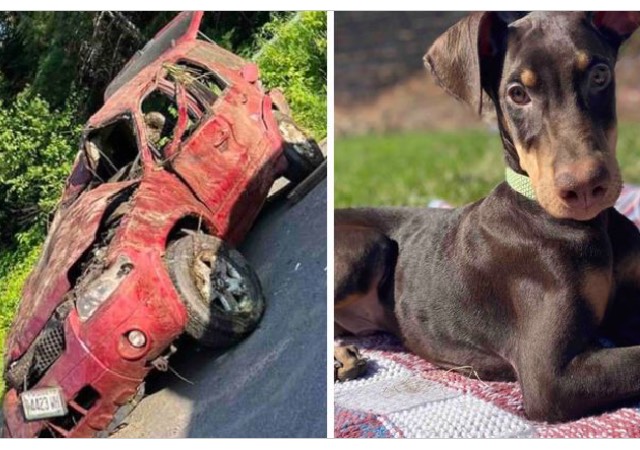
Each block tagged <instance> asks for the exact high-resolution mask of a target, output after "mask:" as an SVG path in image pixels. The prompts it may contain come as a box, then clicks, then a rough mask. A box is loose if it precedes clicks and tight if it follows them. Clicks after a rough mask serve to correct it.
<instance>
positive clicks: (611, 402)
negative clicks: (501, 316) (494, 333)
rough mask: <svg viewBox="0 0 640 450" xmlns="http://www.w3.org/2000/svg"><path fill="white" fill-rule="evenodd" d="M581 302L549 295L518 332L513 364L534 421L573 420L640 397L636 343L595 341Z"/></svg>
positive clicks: (526, 408)
mask: <svg viewBox="0 0 640 450" xmlns="http://www.w3.org/2000/svg"><path fill="white" fill-rule="evenodd" d="M585 303H586V302H585ZM585 303H578V304H576V302H575V297H574V296H570V295H567V296H566V297H564V296H563V298H558V297H555V298H554V297H553V296H551V297H547V298H545V299H544V300H543V301H541V302H540V304H539V305H533V307H534V308H536V309H537V311H536V312H535V313H534V314H533V315H534V316H535V317H532V318H531V319H532V320H528V321H527V322H526V323H527V325H525V327H526V328H525V329H524V330H522V333H521V334H520V335H519V336H518V339H517V341H518V342H519V345H518V350H517V356H516V360H517V361H516V367H517V372H518V378H519V380H520V383H521V386H522V392H523V397H524V408H525V411H526V413H527V416H528V417H529V418H531V419H533V420H541V421H548V422H558V421H567V420H572V419H577V418H579V417H582V416H584V415H587V414H592V413H596V412H598V411H601V410H603V409H605V408H609V407H612V406H615V405H618V404H620V403H622V402H624V401H626V400H631V399H634V398H640V346H633V347H624V348H602V347H600V346H598V345H597V344H594V342H595V335H596V333H595V330H596V326H595V324H594V323H593V322H591V323H592V324H593V326H592V327H591V326H590V325H587V326H586V327H585V324H587V323H589V319H588V316H589V315H590V312H589V311H588V307H586V304H585Z"/></svg>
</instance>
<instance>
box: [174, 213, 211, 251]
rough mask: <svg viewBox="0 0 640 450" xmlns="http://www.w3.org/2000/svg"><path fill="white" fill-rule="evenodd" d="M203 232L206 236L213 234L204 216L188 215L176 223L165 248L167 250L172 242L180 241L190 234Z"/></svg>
mask: <svg viewBox="0 0 640 450" xmlns="http://www.w3.org/2000/svg"><path fill="white" fill-rule="evenodd" d="M191 231H192V232H203V233H205V234H211V233H210V229H209V226H208V225H207V224H206V223H205V220H204V219H203V218H202V216H200V215H198V214H188V215H186V216H183V217H182V218H180V219H178V220H177V221H176V223H175V224H174V225H173V227H172V228H171V231H169V234H168V235H167V241H166V243H165V248H167V247H168V246H169V245H170V244H171V243H172V242H174V241H176V240H178V239H180V238H181V237H183V236H184V235H185V234H188V233H189V232H191Z"/></svg>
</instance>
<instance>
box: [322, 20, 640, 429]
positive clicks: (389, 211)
mask: <svg viewBox="0 0 640 450" xmlns="http://www.w3.org/2000/svg"><path fill="white" fill-rule="evenodd" d="M639 25H640V13H638V12H593V13H584V12H582V13H581V12H553V13H544V12H534V13H530V14H525V13H492V12H485V13H475V14H472V15H471V16H469V17H467V18H466V19H463V20H462V21H460V22H459V23H457V24H456V25H454V26H453V27H452V28H450V29H449V30H448V31H446V32H445V33H444V34H443V35H442V36H441V37H440V38H438V39H437V40H436V41H435V43H434V44H433V46H432V47H431V48H430V50H429V52H428V53H427V55H426V56H425V62H426V65H427V66H428V67H429V69H430V70H431V73H432V75H433V76H434V77H435V79H436V80H437V82H438V83H439V84H440V85H441V86H442V87H443V88H444V89H445V90H446V91H447V92H449V93H450V94H452V95H453V96H454V97H456V98H458V99H460V100H462V101H464V102H466V103H468V104H470V105H471V106H473V107H474V108H475V109H476V110H481V109H482V107H483V105H484V106H488V105H490V104H491V103H492V104H493V107H494V108H495V111H496V114H497V119H498V126H499V129H500V136H501V139H502V143H503V146H504V155H505V161H506V165H507V170H506V171H507V180H506V181H505V182H503V183H501V184H499V185H498V186H497V187H496V188H495V189H494V190H493V191H492V192H491V193H490V194H489V195H488V196H487V197H486V198H484V199H482V200H480V201H478V202H475V203H473V204H470V205H467V206H465V207H462V208H459V209H454V210H440V209H429V208H419V209H418V208H356V209H343V210H336V212H335V268H334V269H335V287H334V288H335V305H334V309H335V330H336V334H355V335H360V334H365V333H370V332H375V331H387V332H391V333H394V334H396V335H398V336H399V337H401V339H402V340H403V342H404V344H405V345H406V347H407V348H408V349H409V350H410V351H412V352H414V353H415V354H417V355H419V356H421V357H423V358H425V359H427V360H428V361H431V362H433V363H435V364H437V365H439V366H440V367H443V368H450V369H455V368H460V367H462V366H467V367H468V366H472V367H473V369H474V372H475V373H477V374H478V375H479V377H480V378H481V379H483V380H514V379H517V380H518V381H519V382H520V384H521V386H522V393H523V397H524V407H525V411H526V414H527V416H528V417H529V418H531V419H534V420H545V421H565V420H571V419H575V418H578V417H581V416H584V415H586V414H592V413H595V412H598V411H602V410H604V409H607V408H611V407H615V406H618V405H620V404H621V403H624V402H626V401H632V400H638V399H640V233H639V232H638V230H637V229H636V227H635V226H634V225H633V223H632V222H631V221H629V220H628V219H627V218H625V217H624V216H622V215H621V214H619V213H618V212H617V211H616V210H615V209H614V208H613V205H614V203H615V201H616V199H617V197H618V195H619V193H620V189H621V185H622V180H621V176H620V171H619V168H618V163H617V161H616V138H617V137H616V103H615V86H614V66H615V63H616V59H617V55H618V50H619V47H620V45H621V44H622V42H623V41H625V40H626V39H627V38H628V37H629V36H630V35H631V34H632V33H633V32H634V31H635V30H636V29H637V28H638V26H639ZM489 100H490V101H491V103H487V102H488V101H489ZM399 156H400V157H401V152H399ZM605 339H608V340H609V341H612V342H613V343H615V345H616V346H617V347H616V348H611V346H610V345H606V346H605V345H603V344H602V342H605ZM335 364H336V373H337V378H338V379H346V378H350V377H354V376H357V375H358V374H359V373H361V372H362V368H363V367H364V366H363V360H362V358H361V357H360V355H359V354H358V351H357V349H355V348H352V347H350V348H338V349H337V351H336V360H335Z"/></svg>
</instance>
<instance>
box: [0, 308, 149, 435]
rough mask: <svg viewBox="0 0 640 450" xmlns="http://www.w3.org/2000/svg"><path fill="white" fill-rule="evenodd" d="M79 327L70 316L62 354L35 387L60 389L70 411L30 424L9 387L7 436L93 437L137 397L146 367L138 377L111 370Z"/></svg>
mask: <svg viewBox="0 0 640 450" xmlns="http://www.w3.org/2000/svg"><path fill="white" fill-rule="evenodd" d="M79 327H80V323H79V321H78V319H77V315H75V314H71V315H70V316H69V318H68V320H67V321H66V323H65V339H66V348H65V350H64V352H63V353H62V354H61V356H60V357H59V358H58V360H57V361H56V362H54V363H53V365H52V366H51V367H50V368H49V369H48V370H47V372H46V374H45V375H44V376H43V378H42V379H41V380H40V381H39V382H38V383H37V384H36V385H35V386H33V387H32V388H31V389H37V388H42V387H60V388H61V389H62V391H63V395H64V397H65V400H66V402H67V404H68V410H69V413H68V414H67V415H66V416H64V417H59V418H51V419H45V420H35V421H26V420H25V417H24V414H23V410H22V404H21V401H20V397H19V394H18V392H17V391H16V390H15V389H11V390H9V391H8V392H7V393H6V395H5V399H4V405H3V414H4V422H5V423H4V430H3V435H4V436H5V437H16V438H33V437H91V436H94V435H95V434H96V433H97V432H98V431H100V430H104V429H105V428H107V426H108V425H109V424H110V422H111V421H112V420H113V416H114V414H115V412H116V410H117V409H118V407H120V406H122V405H125V404H126V403H128V402H129V401H130V400H131V399H132V398H133V397H134V396H135V394H136V392H137V389H138V387H139V386H140V384H141V383H142V381H143V379H144V375H146V373H147V372H148V369H146V368H144V369H143V370H141V371H139V376H135V377H128V376H124V375H122V374H119V373H116V372H114V371H113V370H110V369H109V368H107V367H106V366H105V365H104V364H103V363H102V362H101V361H99V360H98V358H96V357H95V356H94V355H93V354H92V353H91V352H90V351H89V350H88V348H87V347H86V346H85V345H84V344H83V342H82V341H81V339H80V337H79V329H80V328H79ZM139 363H140V365H143V364H144V363H143V362H142V361H140V362H139ZM139 369H142V367H141V368H139ZM80 397H82V398H80Z"/></svg>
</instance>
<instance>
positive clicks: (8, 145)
mask: <svg viewBox="0 0 640 450" xmlns="http://www.w3.org/2000/svg"><path fill="white" fill-rule="evenodd" d="M74 107H75V102H74V100H73V99H71V100H70V101H69V102H68V104H67V106H66V107H65V109H63V110H62V111H56V110H51V109H50V108H49V105H48V103H47V102H46V101H44V100H43V99H42V98H40V97H39V96H37V95H32V94H31V90H30V89H29V88H27V89H26V90H25V91H24V92H22V93H20V94H19V95H18V96H17V97H16V100H15V101H14V102H13V103H12V104H10V105H8V106H6V107H5V105H3V104H2V103H1V102H0V161H2V164H1V165H0V223H3V224H4V226H3V229H2V230H0V238H2V242H5V243H10V241H11V240H10V237H11V236H12V235H14V234H15V233H17V232H20V231H23V230H25V229H28V228H30V227H32V226H34V225H37V226H40V227H42V226H43V225H44V223H45V220H46V216H47V214H48V213H49V212H50V211H51V210H52V209H53V207H54V206H55V204H56V202H57V200H58V198H59V196H60V193H61V191H62V185H63V181H64V180H65V178H66V177H67V176H68V175H69V171H70V169H71V164H72V162H73V155H74V154H75V151H76V148H77V141H78V138H79V132H80V128H79V127H78V126H77V125H76V124H74V123H73V119H72V118H73V113H72V111H73V109H74Z"/></svg>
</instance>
